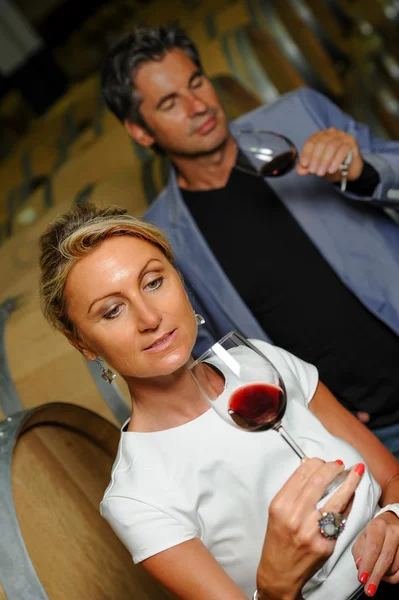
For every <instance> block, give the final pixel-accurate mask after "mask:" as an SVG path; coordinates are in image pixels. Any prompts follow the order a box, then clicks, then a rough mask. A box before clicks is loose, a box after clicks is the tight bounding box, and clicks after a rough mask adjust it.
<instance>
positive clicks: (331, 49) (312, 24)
mask: <svg viewBox="0 0 399 600" xmlns="http://www.w3.org/2000/svg"><path fill="white" fill-rule="evenodd" d="M290 3H291V4H292V7H293V9H294V10H295V11H296V12H297V13H298V15H299V16H300V17H301V19H302V21H303V22H304V23H306V25H307V26H308V27H309V29H310V30H311V31H313V33H314V34H315V36H316V37H317V38H318V39H319V41H320V42H321V44H322V45H323V47H324V48H325V50H326V51H327V54H328V55H329V56H330V58H331V59H332V60H333V62H334V63H336V64H337V65H338V66H340V65H342V66H345V68H347V67H348V66H349V64H350V60H349V57H348V56H347V55H346V54H345V53H344V52H342V50H340V49H339V47H338V46H337V44H336V43H335V42H334V40H333V39H332V38H330V37H329V36H328V35H327V34H326V32H325V31H324V29H323V27H322V26H321V25H320V23H319V22H318V20H317V19H315V17H314V15H313V13H312V11H311V10H310V9H309V8H308V7H307V5H306V2H305V1H304V0H290ZM331 14H332V13H331Z"/></svg>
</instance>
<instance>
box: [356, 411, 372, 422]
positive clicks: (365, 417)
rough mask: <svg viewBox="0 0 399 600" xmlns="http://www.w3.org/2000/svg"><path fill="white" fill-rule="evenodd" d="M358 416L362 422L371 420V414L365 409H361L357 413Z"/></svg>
mask: <svg viewBox="0 0 399 600" xmlns="http://www.w3.org/2000/svg"><path fill="white" fill-rule="evenodd" d="M356 417H357V418H358V419H359V421H360V422H361V423H368V422H369V421H370V415H369V413H367V412H364V411H363V410H359V411H358V412H357V413H356Z"/></svg>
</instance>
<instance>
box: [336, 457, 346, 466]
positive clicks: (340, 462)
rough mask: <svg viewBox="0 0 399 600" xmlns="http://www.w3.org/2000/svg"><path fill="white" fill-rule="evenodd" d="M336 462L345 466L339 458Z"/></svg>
mask: <svg viewBox="0 0 399 600" xmlns="http://www.w3.org/2000/svg"><path fill="white" fill-rule="evenodd" d="M335 462H336V463H338V464H339V465H343V464H344V463H343V462H342V460H341V459H340V458H337V460H336V461H335Z"/></svg>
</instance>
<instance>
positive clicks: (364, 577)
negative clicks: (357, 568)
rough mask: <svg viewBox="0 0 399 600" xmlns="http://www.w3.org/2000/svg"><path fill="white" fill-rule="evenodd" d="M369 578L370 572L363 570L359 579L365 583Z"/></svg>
mask: <svg viewBox="0 0 399 600" xmlns="http://www.w3.org/2000/svg"><path fill="white" fill-rule="evenodd" d="M368 578H369V574H368V573H367V571H363V573H362V574H361V575H360V577H359V581H360V583H362V584H363V585H364V584H365V583H367V579H368ZM372 585H374V584H372ZM369 587H370V586H369Z"/></svg>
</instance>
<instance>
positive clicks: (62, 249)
mask: <svg viewBox="0 0 399 600" xmlns="http://www.w3.org/2000/svg"><path fill="white" fill-rule="evenodd" d="M40 264H41V292H42V302H43V309H44V314H45V316H46V318H47V319H48V320H49V321H50V323H52V324H53V325H54V326H55V327H56V328H58V329H59V330H60V331H62V332H63V334H64V335H65V336H66V337H67V338H68V340H69V341H70V343H71V344H72V345H73V346H74V347H75V348H76V349H77V350H78V351H79V352H81V353H82V354H83V355H84V356H85V357H86V359H88V360H96V359H97V358H98V357H99V356H101V357H102V358H104V359H105V361H106V362H107V363H108V364H109V365H110V366H111V368H113V369H114V370H115V371H117V372H119V373H120V375H121V376H122V377H123V378H124V380H125V381H126V384H127V386H128V389H129V391H130V395H131V400H132V413H131V417H130V419H129V420H128V421H127V422H126V424H125V425H124V426H123V428H122V433H121V441H120V446H119V451H118V455H117V457H116V461H115V464H114V467H113V472H112V478H111V482H110V484H109V486H108V488H107V490H106V491H105V495H104V499H103V501H102V504H101V513H102V515H103V516H104V517H105V518H106V519H107V520H108V521H109V522H110V524H111V526H112V527H113V528H114V530H115V532H116V533H117V535H118V536H119V537H120V538H121V540H122V541H123V542H124V544H125V545H126V546H127V548H128V549H129V550H130V552H131V553H132V556H133V560H134V561H135V562H139V563H142V565H143V567H144V568H145V569H146V570H147V571H148V572H149V573H151V574H152V575H153V576H154V577H156V578H157V579H158V580H159V581H160V582H161V583H162V584H163V585H165V586H166V587H167V588H168V589H169V590H171V591H172V592H173V593H174V594H175V596H176V597H177V598H180V599H182V600H224V599H226V600H244V599H245V598H248V597H253V598H258V599H259V600H265V599H279V600H294V599H298V598H311V599H312V600H319V599H323V600H325V599H328V600H335V599H336V600H341V599H344V598H355V597H358V594H359V593H360V594H361V593H363V589H364V593H365V594H366V595H367V596H369V597H372V596H374V595H375V594H376V592H377V594H378V591H377V589H378V587H379V586H380V587H381V589H382V587H384V586H385V587H386V588H387V589H392V590H393V589H394V588H392V586H387V585H386V584H384V583H381V582H382V580H384V581H386V582H389V583H390V584H395V583H397V582H398V581H399V551H398V548H399V519H398V516H399V510H398V505H397V504H395V503H396V502H397V501H398V500H399V467H398V462H397V461H396V459H395V458H394V457H393V456H392V455H391V454H390V453H389V452H388V451H387V450H386V449H385V448H384V447H383V446H382V445H381V443H380V442H379V441H378V440H377V439H376V438H375V437H374V436H373V435H372V434H371V433H370V431H368V430H367V429H366V428H365V427H364V426H363V425H362V424H361V423H360V422H359V421H358V420H357V419H355V418H354V417H353V416H352V415H350V414H349V413H348V412H347V411H346V410H345V409H344V408H343V407H342V406H341V405H340V404H339V403H338V402H337V401H336V400H335V399H334V397H333V396H332V395H331V394H330V393H329V391H328V390H327V389H326V388H325V387H324V386H323V384H322V383H321V382H320V381H318V376H317V371H316V369H315V368H314V367H313V366H312V365H309V364H307V363H305V362H303V361H301V360H299V359H298V358H296V357H294V356H293V355H291V354H289V353H288V352H286V351H284V350H282V349H279V348H276V347H273V346H270V345H269V344H266V343H265V342H255V343H256V344H257V345H258V347H259V348H260V349H261V350H262V349H263V350H265V351H267V353H268V355H269V356H270V357H271V358H272V359H273V362H274V363H275V364H276V366H277V368H278V369H279V371H280V373H281V375H282V377H283V379H284V381H285V382H286V385H287V391H288V399H289V400H288V407H287V413H286V417H285V418H287V419H290V420H291V423H290V431H291V433H292V434H293V436H294V437H295V438H296V439H300V443H301V445H302V446H304V449H305V450H306V453H307V455H308V456H317V457H319V458H311V459H309V460H307V461H306V462H304V463H303V464H301V465H299V464H298V459H297V458H296V456H295V454H294V453H293V452H290V451H286V450H285V444H283V443H280V441H279V437H278V435H277V434H276V433H275V432H273V431H265V432H260V433H258V434H256V435H254V434H249V433H247V432H245V431H240V430H238V429H235V428H233V427H229V426H228V425H227V424H226V423H224V422H223V420H222V419H220V418H219V417H218V416H217V415H216V413H215V412H214V411H212V410H210V409H209V407H208V404H207V403H206V402H205V400H204V398H203V397H202V396H201V394H200V392H199V390H198V388H197V387H196V385H195V382H194V380H193V379H192V377H191V376H190V373H189V370H188V367H189V365H190V363H191V361H192V358H191V351H192V348H193V346H194V343H195V339H196V335H197V322H196V318H195V315H194V312H193V309H192V306H191V304H190V302H189V299H188V297H187V294H186V292H185V289H184V286H183V284H182V281H181V278H180V276H179V273H178V272H177V271H176V269H175V267H174V264H173V253H172V250H171V248H170V246H169V244H168V242H167V240H166V238H165V236H164V235H163V233H162V232H161V231H160V230H158V229H157V228H156V227H153V226H151V225H149V224H146V223H144V222H142V221H140V220H137V219H135V218H133V217H130V216H128V215H126V214H125V213H124V211H122V210H119V209H116V208H109V209H96V208H95V207H85V208H83V207H81V208H77V209H75V210H74V211H72V212H70V213H68V214H66V215H64V216H63V217H61V218H60V219H58V221H56V222H55V223H54V224H52V225H51V226H50V227H49V229H48V230H47V232H46V233H45V234H44V235H43V236H42V238H41V260H40ZM245 457H246V458H245ZM248 457H250V459H248ZM343 463H344V464H345V465H355V467H354V468H353V469H352V471H351V473H350V475H349V477H348V478H347V479H346V481H345V483H344V484H343V485H342V486H341V487H340V488H339V489H338V490H337V491H336V492H335V493H334V494H333V495H332V496H330V497H328V498H327V499H326V500H325V503H324V505H323V506H322V508H321V510H322V511H323V512H332V513H344V514H345V515H346V516H347V523H346V526H345V528H344V530H343V531H342V533H341V534H340V535H339V537H338V532H337V535H334V536H333V539H329V538H327V537H325V535H323V534H322V532H321V531H320V529H319V525H318V521H319V519H320V518H321V514H320V510H318V509H317V508H316V504H317V503H318V500H319V499H320V497H321V496H322V493H323V490H324V489H325V488H326V486H327V485H328V483H329V482H330V481H331V480H332V479H333V478H334V477H335V476H336V475H337V474H338V473H339V472H340V471H341V470H342V469H343V468H344V465H343ZM364 463H365V464H366V467H365V465H364ZM324 533H325V531H324ZM383 597H384V598H387V596H386V591H384V596H383ZM392 597H393V596H392Z"/></svg>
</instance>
